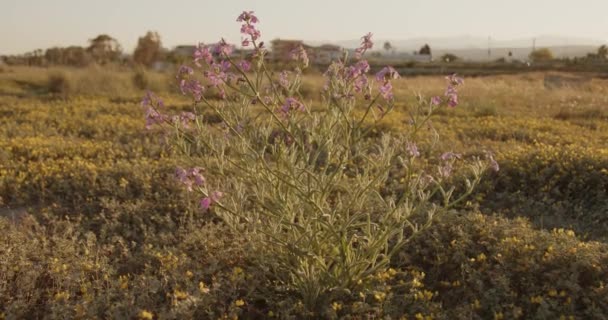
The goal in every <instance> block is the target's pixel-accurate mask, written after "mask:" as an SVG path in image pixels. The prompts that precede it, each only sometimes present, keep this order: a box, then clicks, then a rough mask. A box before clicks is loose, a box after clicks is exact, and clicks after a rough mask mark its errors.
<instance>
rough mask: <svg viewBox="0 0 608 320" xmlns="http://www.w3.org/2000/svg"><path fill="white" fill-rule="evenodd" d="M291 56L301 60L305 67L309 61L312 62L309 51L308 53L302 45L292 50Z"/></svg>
mask: <svg viewBox="0 0 608 320" xmlns="http://www.w3.org/2000/svg"><path fill="white" fill-rule="evenodd" d="M289 57H290V58H291V59H292V60H296V61H301V62H302V64H303V65H304V67H308V63H309V62H310V60H309V59H308V53H306V50H304V47H302V46H301V45H300V46H298V47H296V48H294V49H293V50H291V52H290V53H289Z"/></svg>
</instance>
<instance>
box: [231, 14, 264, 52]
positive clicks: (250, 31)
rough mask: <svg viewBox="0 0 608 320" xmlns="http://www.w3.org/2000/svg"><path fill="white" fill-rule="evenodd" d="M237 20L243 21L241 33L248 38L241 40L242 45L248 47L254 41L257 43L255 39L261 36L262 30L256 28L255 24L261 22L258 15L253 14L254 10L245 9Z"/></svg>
mask: <svg viewBox="0 0 608 320" xmlns="http://www.w3.org/2000/svg"><path fill="white" fill-rule="evenodd" d="M236 21H237V22H243V24H242V25H241V34H243V35H245V36H246V38H244V39H243V40H242V41H241V45H242V46H243V47H247V46H249V45H250V44H251V43H252V42H253V43H254V44H255V41H256V40H257V39H259V38H260V36H261V33H260V30H258V29H256V26H255V25H256V24H257V23H258V22H259V20H258V17H256V16H255V15H254V14H253V11H243V13H241V14H240V15H239V16H238V18H237V19H236Z"/></svg>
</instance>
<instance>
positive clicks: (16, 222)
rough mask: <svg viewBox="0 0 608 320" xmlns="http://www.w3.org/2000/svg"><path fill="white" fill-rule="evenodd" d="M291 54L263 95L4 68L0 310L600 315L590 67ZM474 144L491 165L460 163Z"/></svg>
mask: <svg viewBox="0 0 608 320" xmlns="http://www.w3.org/2000/svg"><path fill="white" fill-rule="evenodd" d="M249 19H251V18H249ZM250 21H251V20H247V19H245V23H247V22H250ZM244 30H246V31H248V32H249V33H250V34H251V35H255V34H256V33H255V32H254V31H256V30H255V29H253V30H252V29H248V28H244ZM253 41H255V39H253ZM367 41H371V39H364V43H363V46H362V48H363V49H361V50H360V51H359V52H358V53H359V54H363V53H364V52H365V50H366V46H368V45H369V46H371V45H370V43H368V42H367ZM222 48H224V49H227V48H225V47H222ZM204 49H205V48H204V47H199V50H202V51H201V52H200V53H201V56H200V59H199V61H198V62H199V63H200V64H202V65H207V64H210V65H212V66H213V63H216V61H215V60H213V59H216V58H217V57H216V58H213V59H209V58H205V56H204V55H203V53H204V52H205V51H204ZM294 55H295V56H297V57H299V59H298V61H297V62H295V65H293V66H295V67H297V69H296V70H295V71H292V72H291V73H278V72H277V73H274V74H267V75H268V77H269V78H271V79H273V81H276V82H277V83H279V85H281V86H280V87H277V88H276V92H274V93H269V97H270V98H269V99H270V100H266V99H264V100H256V99H253V100H252V99H245V98H242V96H241V98H239V96H237V95H233V94H231V92H232V91H228V90H229V89H230V88H227V87H224V85H223V84H221V83H216V85H215V86H214V85H213V83H214V82H213V78H212V79H209V78H207V79H204V80H202V79H198V78H196V76H195V75H194V72H190V70H191V69H188V68H182V69H180V70H179V71H178V72H177V74H178V80H177V81H175V76H174V73H170V74H167V75H165V74H159V73H155V72H150V71H146V73H141V74H138V73H136V72H133V71H131V70H122V69H112V68H104V69H100V68H94V67H90V68H89V69H84V70H82V69H68V68H61V69H51V70H47V69H37V68H16V69H15V70H13V72H5V73H1V74H0V95H2V99H1V100H0V115H2V116H1V117H0V137H1V138H0V160H1V161H0V208H1V209H0V216H1V217H0V228H1V229H2V230H3V233H1V234H0V261H1V262H2V263H0V319H4V318H7V319H13V318H85V319H88V318H133V319H166V318H169V319H181V318H185V319H187V318H202V319H207V318H211V319H218V318H243V319H260V318H278V319H282V318H327V319H334V318H347V319H360V318H409V319H411V318H413V319H471V318H475V319H478V318H479V319H487V318H490V319H492V318H494V319H517V318H521V319H529V318H532V319H547V318H549V319H560V318H562V319H574V318H584V319H601V318H602V317H604V315H605V314H606V313H608V301H606V296H608V292H607V291H608V288H607V287H606V279H608V268H607V266H608V264H607V262H608V244H607V242H608V238H606V234H607V233H606V230H607V228H608V220H606V218H605V213H606V210H607V209H608V203H607V199H606V197H605V192H606V190H607V189H608V171H607V168H608V149H606V144H605V141H608V125H607V124H606V121H605V119H606V118H608V113H607V112H608V111H607V110H606V109H605V106H606V104H607V103H608V98H607V95H606V87H607V84H608V81H607V80H602V79H592V80H590V81H588V82H585V83H583V84H581V86H579V87H576V88H573V87H567V86H564V87H557V88H552V89H551V90H548V89H547V88H545V85H544V76H545V75H544V74H540V73H539V74H534V73H527V74H522V75H509V76H494V77H489V78H471V79H467V80H466V84H465V85H464V86H460V80H459V79H458V78H455V77H450V78H449V81H450V82H449V85H450V86H451V87H449V88H448V90H447V91H448V92H447V96H443V95H440V96H437V92H440V93H443V87H444V86H445V80H444V79H443V78H442V77H417V78H401V79H393V76H394V71H393V70H391V69H382V70H379V71H380V75H382V76H381V77H378V78H376V79H374V78H372V77H369V78H368V77H367V76H365V74H366V72H367V71H364V70H366V69H367V68H366V66H365V64H364V63H360V62H361V60H358V61H359V62H358V64H355V66H356V68H358V69H356V70H359V71H360V73H359V74H358V75H357V77H356V78H354V79H353V82H344V78H342V77H343V76H344V75H345V74H348V73H346V72H345V70H351V71H352V70H353V69H346V68H348V67H349V66H346V65H333V66H332V68H331V69H330V72H329V73H328V74H327V75H326V76H325V77H324V76H322V75H320V74H314V73H311V74H302V73H300V71H301V70H302V68H303V67H304V66H305V61H306V59H304V57H303V54H302V51H296V52H294ZM207 59H209V60H207ZM253 62H255V61H253ZM234 63H235V64H237V63H238V66H239V68H242V69H241V70H243V69H247V67H252V66H248V65H246V64H243V63H242V62H241V61H234ZM252 68H258V69H257V70H255V69H254V70H251V71H249V72H243V74H241V76H242V77H247V78H246V79H250V81H251V79H259V78H258V77H256V76H255V75H256V73H255V72H262V74H263V75H265V76H266V74H265V71H264V70H263V69H260V68H262V67H261V65H259V66H257V67H256V66H255V65H254V66H253V67H252ZM197 70H198V69H197ZM205 70H207V69H205ZM211 70H213V69H211ZM194 80H196V81H194ZM327 80H329V82H327V86H328V87H329V88H330V89H329V90H332V91H329V92H333V93H336V92H342V93H344V94H343V95H341V97H348V96H349V95H348V94H353V95H354V96H356V97H359V100H355V99H353V100H339V101H342V103H341V104H337V103H335V101H336V100H332V97H334V98H335V97H336V96H335V95H329V96H328V95H327V92H326V91H323V86H324V85H325V84H326V81H327ZM355 80H356V81H360V82H355ZM197 81H201V82H197ZM264 81H266V80H264ZM366 81H368V82H366ZM176 82H177V83H176ZM246 82H247V81H246V80H245V83H246ZM235 83H238V85H239V86H241V85H242V86H241V87H239V89H240V90H241V91H242V92H244V94H250V93H254V97H255V96H257V97H259V95H256V94H255V93H256V92H258V93H259V92H260V91H257V90H262V89H263V88H264V87H265V86H264V85H261V86H259V85H256V83H255V81H251V83H250V84H245V83H243V81H235ZM260 83H262V82H261V80H260ZM355 83H359V84H360V85H361V88H363V87H365V86H364V84H369V85H372V84H373V85H374V86H377V85H379V86H381V87H380V88H381V89H379V88H376V87H374V91H372V92H373V93H376V94H377V100H373V99H372V100H373V101H374V102H373V103H371V104H365V105H361V104H360V103H361V101H370V100H365V95H364V92H365V91H364V92H359V91H356V87H355V86H354V84H355ZM198 85H201V86H202V85H205V90H206V91H205V93H204V95H201V96H199V95H198V93H199V89H200V87H199V86H198ZM248 85H250V86H249V87H248ZM389 85H390V88H391V89H392V90H389ZM457 85H458V96H457V98H456V97H455V93H456V92H455V91H454V90H456V88H455V87H456V86H457ZM209 86H211V87H209ZM178 87H179V89H178ZM144 88H145V89H150V88H152V89H153V90H154V91H155V92H157V94H158V95H162V96H163V97H164V99H163V100H164V101H163V103H162V104H160V101H159V100H158V96H156V95H152V94H150V93H147V94H146V91H144ZM180 89H181V90H182V91H183V92H185V93H188V94H191V95H192V96H193V97H194V99H196V100H198V101H199V104H197V107H196V109H194V110H193V109H192V105H191V103H190V99H187V98H185V97H184V96H182V95H176V94H175V92H176V91H177V92H179V90H180ZM270 89H271V91H272V87H270ZM222 90H226V91H224V92H223V91H222ZM339 90H344V91H339ZM349 90H352V91H349ZM262 92H266V91H262ZM297 92H300V93H301V95H298V94H297ZM324 92H325V93H324ZM412 92H416V93H420V96H421V97H422V96H427V97H431V96H435V97H438V98H441V101H437V100H435V99H433V100H430V99H422V98H419V97H416V96H412ZM389 94H390V95H389ZM144 95H145V97H146V99H145V100H144V103H143V108H142V103H141V99H140V97H141V96H144ZM392 95H393V96H394V99H393V96H392ZM223 97H224V98H225V100H222V99H221V98H223ZM289 98H291V99H289ZM272 99H276V100H275V101H273V100H272ZM288 99H289V100H288ZM340 99H342V98H340ZM456 99H457V100H456ZM287 101H289V102H290V103H289V104H287V103H286V102H287ZM332 101H334V102H332ZM375 102H379V103H380V104H379V106H377V105H376V104H375ZM332 103H333V104H332ZM357 103H359V104H357ZM456 103H457V104H458V106H457V107H455V108H454V107H449V106H448V105H455V104H456ZM267 106H273V107H271V108H266V107H267ZM283 106H287V108H282V107H283ZM365 106H369V107H368V108H367V109H366V108H365ZM372 107H373V108H372ZM279 110H281V111H283V113H278V112H279ZM389 110H390V113H386V112H387V111H389ZM427 110H432V114H433V117H432V118H431V117H429V113H426V111H427ZM367 111H369V112H367ZM155 112H156V113H155ZM190 112H193V114H194V119H195V121H194V122H190V119H192V118H191V117H190ZM273 113H274V115H275V116H276V118H275V117H273ZM172 115H176V116H178V117H171V116H172ZM145 117H147V120H148V125H150V126H149V129H148V130H145V129H144V128H145V126H146V123H145V120H144V118H145ZM277 118H278V120H277ZM353 119H354V120H357V121H353ZM361 119H363V120H362V121H359V120H361ZM183 120H186V121H183ZM290 120H291V121H290ZM159 123H161V124H162V123H166V124H167V125H168V126H169V127H170V128H171V129H172V130H170V131H161V129H160V128H159V127H157V126H154V124H159ZM186 124H187V125H188V126H186ZM252 124H255V125H252ZM281 124H283V125H284V126H285V127H284V128H281ZM420 124H423V125H420ZM437 136H440V137H441V139H437V138H436V137H437ZM414 142H415V143H416V144H415V145H414V144H412V143H414ZM414 147H415V148H414ZM328 151H331V154H330V153H329V152H328ZM444 151H445V152H446V153H445V156H444V157H437V155H438V152H440V153H439V154H441V152H444ZM488 153H493V154H494V158H495V159H496V161H497V163H496V165H498V166H499V167H500V170H499V171H497V172H496V171H483V170H478V171H473V173H477V177H476V176H475V174H474V175H472V176H471V175H470V173H471V171H469V170H467V168H473V169H474V168H480V167H476V165H478V164H479V163H478V162H477V161H475V159H486V158H487V154H488ZM395 155H398V156H395ZM442 158H445V159H442ZM446 159H447V160H446ZM483 162H484V161H482V163H481V164H483ZM489 163H490V164H491V162H489ZM448 165H449V168H450V169H453V171H451V170H450V172H449V174H446V173H447V172H448V171H446V168H448ZM470 165H472V166H470ZM198 166H203V167H204V168H205V170H202V169H200V168H197V167H198ZM176 168H177V169H178V170H177V172H176ZM383 169H388V170H386V171H385V170H383ZM422 172H426V173H428V175H429V176H432V177H434V179H435V181H437V180H438V179H439V178H440V177H441V178H442V180H441V181H439V183H438V184H436V185H434V186H435V187H436V188H435V190H441V191H438V192H437V193H434V194H430V193H429V194H430V196H429V197H426V196H425V195H426V194H425V192H426V189H425V186H424V185H421V181H422V179H420V178H419V177H422V175H421V174H420V173H422ZM480 174H481V175H482V176H479V175H480ZM328 177H331V179H329V178H328ZM471 177H473V179H471V180H470V181H469V182H470V183H471V184H469V183H467V180H466V178H471ZM475 178H480V179H479V180H477V179H475ZM475 182H479V183H480V184H479V186H478V187H477V188H476V189H474V191H472V192H473V193H472V194H470V196H469V197H468V198H462V199H463V200H462V201H457V202H455V203H452V202H450V201H449V199H450V197H451V196H453V197H454V198H453V199H457V198H459V197H458V196H459V195H462V194H468V193H470V192H471V188H470V186H471V185H474V184H475ZM294 186H295V187H294ZM451 187H453V188H451ZM409 190H416V191H419V192H414V193H408V191H409ZM220 192H221V193H220ZM404 196H405V197H404ZM399 197H404V198H405V199H407V201H404V202H399V201H395V200H394V199H398V198H399ZM446 198H447V199H448V201H446ZM391 199H393V200H391ZM404 203H407V204H408V205H407V206H405V205H403V204H404ZM446 203H447V204H448V205H445V204H446ZM402 205H403V206H402ZM317 210H318V211H317ZM349 210H350V211H349ZM433 210H434V211H435V213H436V214H435V216H433V217H429V216H428V215H427V214H426V213H428V212H430V211H433ZM321 212H322V213H325V214H319V213H321ZM387 212H389V213H390V212H392V213H395V212H396V213H399V214H400V215H396V214H395V215H390V214H387ZM345 218H346V219H345ZM429 222H430V223H429ZM366 226H367V227H366ZM365 228H367V230H366V229H365ZM347 273H349V274H347Z"/></svg>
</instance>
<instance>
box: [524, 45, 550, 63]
mask: <svg viewBox="0 0 608 320" xmlns="http://www.w3.org/2000/svg"><path fill="white" fill-rule="evenodd" d="M528 57H529V58H530V60H532V61H533V62H542V61H550V60H553V52H551V50H549V49H547V48H542V49H538V50H534V51H532V52H530V55H529V56H528Z"/></svg>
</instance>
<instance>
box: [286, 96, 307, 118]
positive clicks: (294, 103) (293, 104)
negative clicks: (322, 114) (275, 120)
mask: <svg viewBox="0 0 608 320" xmlns="http://www.w3.org/2000/svg"><path fill="white" fill-rule="evenodd" d="M291 110H298V111H304V110H306V107H305V106H304V104H303V103H302V102H300V101H298V100H296V99H295V98H292V97H289V98H287V99H285V103H284V104H283V105H282V106H281V113H283V115H285V116H286V115H287V114H288V113H289V111H291Z"/></svg>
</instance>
